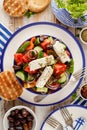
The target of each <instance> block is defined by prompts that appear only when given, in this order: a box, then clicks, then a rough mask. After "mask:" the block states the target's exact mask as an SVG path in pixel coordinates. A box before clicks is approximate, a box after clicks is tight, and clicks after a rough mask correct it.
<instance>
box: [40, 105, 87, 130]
mask: <svg viewBox="0 0 87 130" xmlns="http://www.w3.org/2000/svg"><path fill="white" fill-rule="evenodd" d="M65 107H66V108H67V109H68V111H69V113H70V115H71V116H72V119H73V121H75V120H77V119H79V120H78V125H77V126H76V125H75V130H80V128H81V125H83V129H84V130H86V128H87V123H86V124H85V121H86V122H87V116H86V115H87V108H86V107H83V106H78V105H67V106H65ZM59 109H60V108H57V109H55V110H54V111H52V112H51V113H50V114H49V115H48V116H47V117H46V119H44V121H43V123H42V125H41V128H40V130H53V128H52V127H51V126H49V125H48V124H47V123H46V120H47V119H48V118H49V117H51V116H52V117H54V118H55V119H57V120H58V121H59V122H60V123H61V124H62V125H63V127H64V128H65V127H66V124H65V122H64V119H63V117H62V116H61V113H60V110H59ZM82 119H83V120H82ZM79 124H80V125H79ZM84 124H85V126H84ZM64 130H65V129H64Z"/></svg>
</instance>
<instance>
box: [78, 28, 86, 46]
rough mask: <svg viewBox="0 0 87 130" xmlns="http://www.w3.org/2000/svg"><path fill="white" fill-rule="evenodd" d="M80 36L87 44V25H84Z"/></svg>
mask: <svg viewBox="0 0 87 130" xmlns="http://www.w3.org/2000/svg"><path fill="white" fill-rule="evenodd" d="M84 37H85V38H86V41H85V39H84ZM79 38H80V41H81V42H82V43H83V44H85V45H87V27H84V28H83V29H82V30H81V32H80V35H79Z"/></svg>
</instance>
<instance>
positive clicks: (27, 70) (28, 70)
mask: <svg viewBox="0 0 87 130" xmlns="http://www.w3.org/2000/svg"><path fill="white" fill-rule="evenodd" d="M24 70H25V71H26V72H28V73H29V74H35V73H37V70H30V67H29V66H27V67H26V68H24Z"/></svg>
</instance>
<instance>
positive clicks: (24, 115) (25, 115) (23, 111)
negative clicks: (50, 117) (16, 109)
mask: <svg viewBox="0 0 87 130" xmlns="http://www.w3.org/2000/svg"><path fill="white" fill-rule="evenodd" d="M22 116H23V117H27V116H28V111H27V110H26V109H22Z"/></svg>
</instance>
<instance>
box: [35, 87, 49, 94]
mask: <svg viewBox="0 0 87 130" xmlns="http://www.w3.org/2000/svg"><path fill="white" fill-rule="evenodd" d="M36 91H37V92H44V93H47V92H48V88H47V87H43V88H36Z"/></svg>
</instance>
